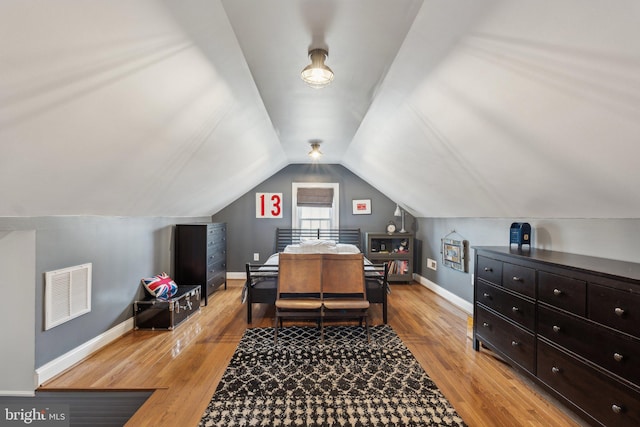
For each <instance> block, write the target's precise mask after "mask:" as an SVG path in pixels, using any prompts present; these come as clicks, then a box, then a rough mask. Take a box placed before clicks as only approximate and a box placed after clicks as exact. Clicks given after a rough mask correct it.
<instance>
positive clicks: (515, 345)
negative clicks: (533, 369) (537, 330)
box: [511, 341, 520, 347]
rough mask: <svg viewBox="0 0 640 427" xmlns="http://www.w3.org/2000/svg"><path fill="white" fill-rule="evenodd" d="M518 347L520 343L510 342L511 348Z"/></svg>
mask: <svg viewBox="0 0 640 427" xmlns="http://www.w3.org/2000/svg"><path fill="white" fill-rule="evenodd" d="M519 345H520V343H519V342H518V341H511V346H513V347H517V346H519Z"/></svg>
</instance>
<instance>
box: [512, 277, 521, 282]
mask: <svg viewBox="0 0 640 427" xmlns="http://www.w3.org/2000/svg"><path fill="white" fill-rule="evenodd" d="M513 281H514V282H522V281H523V280H522V277H518V276H513Z"/></svg>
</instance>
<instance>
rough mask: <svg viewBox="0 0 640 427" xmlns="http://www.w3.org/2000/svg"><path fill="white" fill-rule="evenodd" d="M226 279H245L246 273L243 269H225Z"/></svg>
mask: <svg viewBox="0 0 640 427" xmlns="http://www.w3.org/2000/svg"><path fill="white" fill-rule="evenodd" d="M227 279H238V280H247V273H246V272H244V271H242V272H240V271H227Z"/></svg>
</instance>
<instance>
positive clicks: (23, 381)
mask: <svg viewBox="0 0 640 427" xmlns="http://www.w3.org/2000/svg"><path fill="white" fill-rule="evenodd" d="M35 266H36V233H35V231H33V230H23V231H0V292H2V295H4V296H5V300H4V304H3V306H2V309H1V310H0V324H1V325H2V328H0V342H2V352H0V354H1V356H0V396H5V395H22V396H24V395H32V394H33V390H34V387H35V384H34V381H33V373H34V370H35V347H34V346H35V327H34V323H35V307H34V306H33V303H32V301H33V300H34V299H35V289H34V286H33V279H34V278H35V275H36V273H35ZM17 319H20V321H16V320H17Z"/></svg>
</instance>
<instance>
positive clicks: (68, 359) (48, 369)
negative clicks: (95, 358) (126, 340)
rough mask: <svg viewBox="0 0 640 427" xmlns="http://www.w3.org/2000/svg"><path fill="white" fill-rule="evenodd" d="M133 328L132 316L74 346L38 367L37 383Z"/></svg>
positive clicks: (70, 365) (41, 382) (49, 377)
mask: <svg viewBox="0 0 640 427" xmlns="http://www.w3.org/2000/svg"><path fill="white" fill-rule="evenodd" d="M131 330H133V317H130V318H129V319H127V320H125V321H124V322H122V323H120V324H118V325H116V326H114V327H113V328H111V329H109V330H108V331H106V332H104V333H102V334H100V335H98V336H97V337H95V338H93V339H91V340H89V341H87V342H86V343H84V344H82V345H80V346H78V347H76V348H74V349H73V350H71V351H69V352H67V353H65V354H63V355H62V356H60V357H58V358H56V359H54V360H52V361H51V362H49V363H47V364H45V365H42V366H41V367H39V368H38V369H36V384H37V385H38V386H40V385H42V384H43V383H44V382H46V381H48V380H50V379H51V378H53V377H55V376H56V375H58V374H59V373H61V372H63V371H64V370H66V369H69V368H70V367H72V366H73V365H75V364H76V363H78V362H80V361H81V360H82V359H84V358H86V357H88V356H90V355H91V354H92V353H93V352H95V351H98V350H99V349H101V348H102V347H104V346H105V345H107V344H109V343H110V342H112V341H114V340H116V339H118V338H120V337H121V336H122V335H124V334H126V333H127V332H129V331H131Z"/></svg>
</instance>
